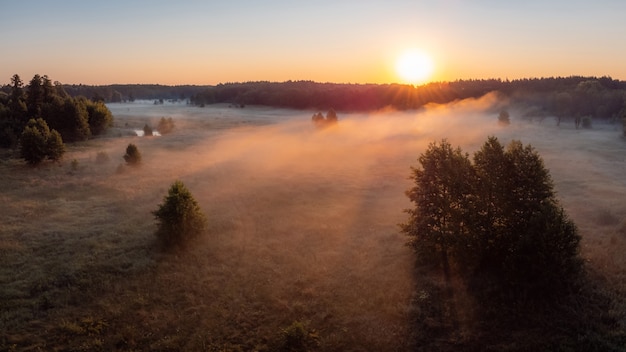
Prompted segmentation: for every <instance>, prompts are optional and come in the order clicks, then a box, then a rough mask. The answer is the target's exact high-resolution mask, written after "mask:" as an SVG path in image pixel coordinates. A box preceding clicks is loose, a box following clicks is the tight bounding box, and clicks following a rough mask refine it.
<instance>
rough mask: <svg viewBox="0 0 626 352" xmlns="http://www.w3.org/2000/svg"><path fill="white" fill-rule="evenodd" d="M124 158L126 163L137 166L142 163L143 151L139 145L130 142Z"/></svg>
mask: <svg viewBox="0 0 626 352" xmlns="http://www.w3.org/2000/svg"><path fill="white" fill-rule="evenodd" d="M124 160H126V163H127V164H128V165H131V166H137V165H139V164H141V153H140V152H139V149H137V146H136V145H134V144H132V143H130V144H129V145H128V147H126V154H124Z"/></svg>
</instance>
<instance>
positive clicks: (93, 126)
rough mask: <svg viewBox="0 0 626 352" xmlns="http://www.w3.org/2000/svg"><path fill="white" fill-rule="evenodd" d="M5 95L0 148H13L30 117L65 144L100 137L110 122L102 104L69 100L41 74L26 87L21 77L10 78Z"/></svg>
mask: <svg viewBox="0 0 626 352" xmlns="http://www.w3.org/2000/svg"><path fill="white" fill-rule="evenodd" d="M8 89H9V88H7V91H8ZM9 93H10V94H5V97H4V98H3V99H1V100H0V147H12V146H15V145H17V144H18V142H19V139H20V137H21V132H22V131H23V130H24V127H26V123H27V122H28V120H29V119H31V118H32V119H38V118H42V119H43V120H44V121H45V122H46V123H47V124H48V126H49V128H50V129H53V130H56V131H58V133H60V135H61V137H62V138H63V140H64V141H66V142H75V141H82V140H86V139H87V138H89V137H90V136H91V135H98V134H101V133H102V132H104V131H105V130H106V128H108V127H110V126H111V125H112V122H113V117H112V115H111V112H110V111H109V109H108V108H107V107H106V105H104V103H102V102H93V101H90V100H87V99H85V98H83V97H78V98H72V97H70V96H69V95H67V93H66V92H65V91H64V90H63V87H62V86H61V85H60V83H58V82H55V85H54V86H53V85H52V82H51V81H50V79H49V78H48V76H45V75H44V76H43V77H42V76H40V75H38V74H36V75H35V76H34V77H33V78H32V79H31V80H30V82H29V84H28V86H26V87H24V85H23V82H22V80H21V78H20V77H19V76H18V75H14V76H13V77H12V78H11V86H10V91H9Z"/></svg>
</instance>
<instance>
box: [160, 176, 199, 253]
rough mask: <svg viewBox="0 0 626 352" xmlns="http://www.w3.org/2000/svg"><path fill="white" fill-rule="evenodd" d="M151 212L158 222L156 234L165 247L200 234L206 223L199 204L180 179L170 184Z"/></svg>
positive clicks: (178, 243)
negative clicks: (161, 200)
mask: <svg viewBox="0 0 626 352" xmlns="http://www.w3.org/2000/svg"><path fill="white" fill-rule="evenodd" d="M152 214H153V215H154V217H155V219H156V220H157V222H158V224H157V226H158V228H157V231H156V236H157V238H158V239H159V240H160V241H161V242H162V244H163V245H165V246H166V247H170V246H176V245H180V244H184V243H185V242H187V241H188V240H190V239H191V238H193V237H195V236H197V235H199V234H201V233H202V232H203V231H204V230H205V228H206V225H207V220H206V217H205V216H204V214H203V213H202V210H201V209H200V206H199V205H198V203H197V202H196V200H195V199H194V198H193V196H192V195H191V192H189V190H188V189H187V187H185V185H184V184H183V183H182V182H181V181H175V182H174V183H173V184H172V186H171V187H170V189H169V191H168V193H167V195H166V196H165V197H164V198H163V203H162V204H159V208H158V209H157V210H155V211H153V212H152Z"/></svg>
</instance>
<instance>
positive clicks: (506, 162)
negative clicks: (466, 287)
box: [402, 137, 582, 295]
mask: <svg viewBox="0 0 626 352" xmlns="http://www.w3.org/2000/svg"><path fill="white" fill-rule="evenodd" d="M418 161H419V163H420V166H421V167H419V168H413V169H412V179H413V180H414V182H415V186H414V187H413V188H411V189H410V190H409V191H408V192H407V195H408V197H409V199H410V200H411V201H412V202H413V203H414V204H415V208H413V209H409V210H408V213H409V215H410V217H409V221H408V222H407V223H406V224H404V225H402V230H403V232H404V233H406V234H407V235H409V236H410V238H411V239H410V244H411V245H412V246H413V248H414V249H415V250H416V252H417V253H418V255H420V256H422V257H424V258H427V259H429V260H437V258H434V257H432V256H427V254H429V253H438V254H439V257H440V263H441V265H442V266H443V267H444V268H448V267H449V261H454V262H456V263H460V264H463V265H462V267H463V268H464V269H463V270H462V272H463V274H464V275H473V276H475V275H483V274H485V275H486V277H491V278H495V279H496V280H497V282H498V284H499V285H500V286H501V287H503V288H507V289H509V290H510V292H524V294H526V295H549V294H550V293H551V292H554V291H557V290H556V288H561V287H564V286H567V285H568V284H569V283H571V282H572V280H573V279H574V278H575V275H576V274H577V273H579V271H580V268H581V264H582V262H581V260H580V257H579V253H578V251H579V242H580V236H579V235H578V232H577V229H576V226H575V225H574V223H573V222H572V221H571V220H570V219H569V218H568V217H567V215H566V214H565V211H564V210H563V208H562V207H561V206H560V205H559V203H558V200H557V199H556V196H555V193H554V190H553V183H552V180H551V178H550V174H549V172H548V170H547V169H546V168H545V166H544V164H543V160H542V159H541V157H540V155H539V154H538V153H537V152H536V151H535V150H534V148H532V147H531V146H530V145H528V146H524V145H523V144H522V143H521V142H519V141H513V142H511V143H510V144H509V145H508V147H507V148H506V149H505V148H504V147H503V146H502V145H501V144H500V142H499V141H498V140H497V139H496V138H495V137H490V138H489V139H488V140H487V141H486V142H485V144H484V145H483V146H482V148H481V149H480V150H479V151H477V152H476V153H475V154H474V159H473V163H472V162H470V160H469V158H468V157H467V155H465V154H463V153H462V151H461V150H460V149H459V148H457V149H453V148H452V146H451V145H450V144H449V143H448V142H447V141H445V140H444V141H442V142H441V143H439V144H431V145H430V146H429V148H428V149H427V150H426V152H424V154H422V155H421V156H420V157H419V159H418ZM445 273H446V275H448V272H447V271H446V272H445Z"/></svg>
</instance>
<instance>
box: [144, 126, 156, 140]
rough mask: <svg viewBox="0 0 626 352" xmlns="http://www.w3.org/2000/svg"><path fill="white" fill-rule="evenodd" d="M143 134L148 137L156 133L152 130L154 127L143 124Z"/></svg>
mask: <svg viewBox="0 0 626 352" xmlns="http://www.w3.org/2000/svg"><path fill="white" fill-rule="evenodd" d="M143 135H144V136H146V137H152V136H153V135H154V133H153V132H152V127H150V125H148V124H145V125H143Z"/></svg>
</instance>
